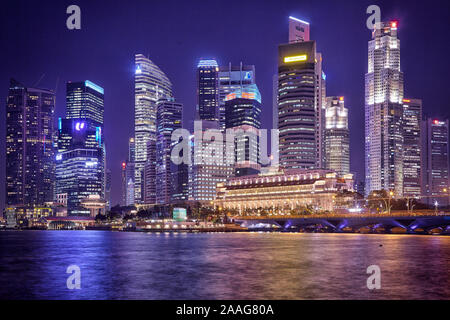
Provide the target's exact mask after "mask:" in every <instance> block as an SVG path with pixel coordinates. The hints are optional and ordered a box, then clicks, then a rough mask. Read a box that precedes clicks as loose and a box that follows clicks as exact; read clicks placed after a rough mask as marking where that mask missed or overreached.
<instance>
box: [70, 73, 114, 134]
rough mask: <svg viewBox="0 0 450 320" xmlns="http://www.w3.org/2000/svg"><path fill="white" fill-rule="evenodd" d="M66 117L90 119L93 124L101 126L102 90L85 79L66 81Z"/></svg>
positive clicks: (102, 110)
mask: <svg viewBox="0 0 450 320" xmlns="http://www.w3.org/2000/svg"><path fill="white" fill-rule="evenodd" d="M66 104H67V105H66V118H67V119H90V120H91V123H92V124H93V125H95V126H103V118H104V116H103V114H104V109H105V107H104V90H103V88H102V87H100V86H98V85H96V84H95V83H93V82H91V81H89V80H86V81H82V82H68V83H67V86H66Z"/></svg>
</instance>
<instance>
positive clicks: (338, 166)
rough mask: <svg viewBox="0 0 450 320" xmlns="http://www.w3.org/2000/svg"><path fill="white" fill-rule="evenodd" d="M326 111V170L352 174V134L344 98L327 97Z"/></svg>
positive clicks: (340, 173)
mask: <svg viewBox="0 0 450 320" xmlns="http://www.w3.org/2000/svg"><path fill="white" fill-rule="evenodd" d="M326 100H327V107H326V109H325V134H324V138H325V143H324V144H325V147H324V150H325V169H330V170H334V171H336V172H337V173H338V174H339V175H344V174H348V173H350V132H349V130H348V109H347V108H346V107H345V106H344V97H327V99H326Z"/></svg>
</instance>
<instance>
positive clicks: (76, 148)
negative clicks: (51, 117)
mask: <svg viewBox="0 0 450 320" xmlns="http://www.w3.org/2000/svg"><path fill="white" fill-rule="evenodd" d="M66 88H67V92H66V102H67V110H66V113H67V117H66V118H65V119H62V118H60V119H58V130H57V149H58V152H57V155H56V157H55V159H56V174H55V178H56V179H55V196H54V198H55V199H58V198H61V197H65V198H67V213H68V215H71V216H88V215H89V214H90V211H89V209H87V208H84V207H83V205H82V201H83V200H84V199H86V198H88V197H89V196H96V197H100V198H101V199H102V200H105V197H107V193H109V190H108V186H107V177H106V148H105V141H104V130H103V128H104V126H103V123H104V89H103V88H102V87H100V86H99V85H97V84H95V83H93V82H91V81H89V80H86V81H82V82H69V83H67V86H66ZM106 200H108V199H106Z"/></svg>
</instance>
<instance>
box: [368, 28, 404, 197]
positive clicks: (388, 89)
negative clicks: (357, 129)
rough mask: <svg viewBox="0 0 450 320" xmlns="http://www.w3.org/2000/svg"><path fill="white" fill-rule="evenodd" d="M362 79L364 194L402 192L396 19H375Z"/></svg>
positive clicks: (400, 81)
mask: <svg viewBox="0 0 450 320" xmlns="http://www.w3.org/2000/svg"><path fill="white" fill-rule="evenodd" d="M368 52H369V54H368V72H367V73H366V79H365V87H366V88H365V153H366V157H365V162H366V179H365V181H366V188H365V191H366V194H369V193H370V192H371V191H374V190H383V189H384V190H390V191H393V192H394V193H395V197H401V196H402V195H403V157H402V154H403V142H402V140H403V136H402V114H403V102H402V100H403V73H402V72H401V71H400V40H399V39H398V38H397V22H395V21H393V22H389V23H386V22H382V23H377V24H376V25H375V27H374V30H373V31H372V40H370V41H369V49H368Z"/></svg>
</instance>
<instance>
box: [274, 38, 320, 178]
mask: <svg viewBox="0 0 450 320" xmlns="http://www.w3.org/2000/svg"><path fill="white" fill-rule="evenodd" d="M278 52H279V62H278V130H279V157H280V167H281V168H284V169H288V170H290V169H312V168H316V166H317V163H318V150H317V141H318V136H317V132H316V129H317V128H316V124H317V123H318V116H317V112H316V111H317V110H316V96H317V88H316V43H315V42H314V41H307V42H296V43H291V44H286V45H280V46H279V47H278Z"/></svg>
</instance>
